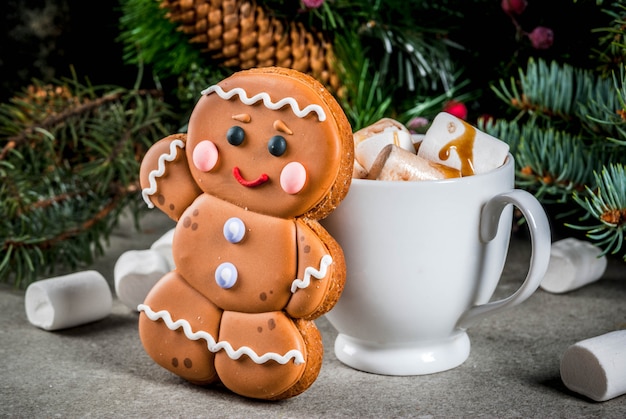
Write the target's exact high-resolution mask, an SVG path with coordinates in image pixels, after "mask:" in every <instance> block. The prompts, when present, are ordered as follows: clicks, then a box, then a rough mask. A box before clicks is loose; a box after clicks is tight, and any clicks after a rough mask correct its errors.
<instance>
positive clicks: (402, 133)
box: [354, 118, 415, 172]
mask: <svg viewBox="0 0 626 419" xmlns="http://www.w3.org/2000/svg"><path fill="white" fill-rule="evenodd" d="M389 144H395V145H396V146H398V147H401V148H403V149H405V150H408V151H411V152H412V153H415V146H414V145H413V138H412V137H411V133H410V132H409V130H408V129H406V127H404V126H403V125H402V124H400V123H399V122H397V121H394V120H393V119H389V118H384V119H381V120H380V121H378V122H376V123H375V124H373V125H370V126H368V127H366V128H363V129H361V130H359V131H357V132H355V133H354V157H355V162H356V163H358V164H359V165H360V166H361V167H362V168H363V169H364V170H365V171H366V172H369V170H370V168H371V166H372V164H373V163H374V161H375V160H376V158H377V157H378V154H379V153H380V152H381V150H382V149H383V148H384V147H385V146H386V145H389ZM356 163H355V164H356ZM358 171H359V170H357V169H356V168H355V172H358Z"/></svg>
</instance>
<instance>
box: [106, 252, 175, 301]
mask: <svg viewBox="0 0 626 419" xmlns="http://www.w3.org/2000/svg"><path fill="white" fill-rule="evenodd" d="M169 271H170V268H169V265H168V263H167V260H166V259H165V258H164V257H163V256H162V255H161V253H159V252H157V251H155V250H152V249H147V250H129V251H127V252H124V253H122V255H121V256H120V257H119V258H118V259H117V262H116V263H115V268H114V270H113V275H114V277H115V292H116V294H117V298H119V300H120V301H121V302H122V303H124V305H125V306H127V307H128V308H130V309H131V310H135V311H137V306H138V305H139V304H141V303H143V301H144V300H145V298H146V296H147V295H148V293H149V292H150V290H151V289H152V287H153V286H154V284H156V283H157V281H158V280H159V279H161V277H163V275H165V274H166V273H167V272H169Z"/></svg>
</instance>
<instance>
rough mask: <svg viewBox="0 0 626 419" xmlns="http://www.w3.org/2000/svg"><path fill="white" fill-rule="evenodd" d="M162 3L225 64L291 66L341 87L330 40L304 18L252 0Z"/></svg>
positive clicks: (163, 0) (184, 29)
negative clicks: (282, 15)
mask: <svg viewBox="0 0 626 419" xmlns="http://www.w3.org/2000/svg"><path fill="white" fill-rule="evenodd" d="M161 7H163V8H166V9H168V13H167V15H166V16H167V18H168V19H169V20H171V21H172V22H174V23H176V24H178V25H179V28H180V30H181V31H182V32H184V33H185V34H187V35H189V36H190V37H191V39H190V42H193V43H203V44H206V52H207V53H208V54H210V56H211V58H212V59H216V60H220V61H222V62H223V64H224V65H225V66H227V67H236V68H240V69H248V68H252V67H269V66H279V67H287V68H293V69H296V70H299V71H301V72H303V73H307V74H310V75H311V76H313V77H315V78H316V79H318V80H319V81H320V82H322V83H323V84H325V85H326V86H327V87H329V88H330V89H331V90H332V91H334V92H338V91H339V87H340V83H339V77H337V74H336V73H335V71H334V69H333V62H334V55H333V51H332V46H331V43H330V42H329V41H328V40H327V39H325V38H324V37H323V35H322V34H321V33H319V32H311V31H309V30H307V28H305V26H304V25H303V24H302V23H300V22H282V21H280V20H279V19H277V18H275V17H273V16H267V14H266V12H265V11H264V9H263V8H262V7H261V6H258V5H257V4H256V3H255V2H254V1H253V0H161Z"/></svg>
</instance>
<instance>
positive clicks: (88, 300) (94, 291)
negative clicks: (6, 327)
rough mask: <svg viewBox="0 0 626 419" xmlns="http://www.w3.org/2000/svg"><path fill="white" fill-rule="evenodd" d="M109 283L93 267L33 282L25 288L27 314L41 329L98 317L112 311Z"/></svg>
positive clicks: (93, 319)
mask: <svg viewBox="0 0 626 419" xmlns="http://www.w3.org/2000/svg"><path fill="white" fill-rule="evenodd" d="M112 304H113V297H112V295H111V290H110V288H109V284H108V283H107V281H106V279H104V277H103V276H102V275H101V274H100V273H98V272H96V271H83V272H76V273H73V274H69V275H64V276H58V277H56V278H49V279H44V280H41V281H37V282H33V283H32V284H30V285H29V286H28V288H27V289H26V295H25V306H26V317H27V318H28V321H29V322H30V323H31V324H32V325H33V326H37V327H39V328H41V329H44V330H59V329H66V328H69V327H74V326H80V325H83V324H86V323H91V322H94V321H97V320H101V319H103V318H105V317H107V316H108V315H109V314H111V308H112Z"/></svg>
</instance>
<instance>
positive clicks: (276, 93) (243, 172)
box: [186, 68, 352, 219]
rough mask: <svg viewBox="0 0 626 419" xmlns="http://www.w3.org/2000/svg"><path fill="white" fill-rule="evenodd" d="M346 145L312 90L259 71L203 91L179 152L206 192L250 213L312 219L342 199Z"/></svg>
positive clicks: (291, 76)
mask: <svg viewBox="0 0 626 419" xmlns="http://www.w3.org/2000/svg"><path fill="white" fill-rule="evenodd" d="M337 139H343V140H344V141H343V142H338V141H337ZM349 140H351V128H350V125H349V123H348V121H347V120H346V118H345V115H344V113H343V112H342V111H341V109H338V105H337V102H336V101H335V100H334V99H333V98H332V97H331V96H330V94H329V93H328V92H327V91H326V90H324V89H323V87H322V86H321V85H319V83H317V82H316V81H315V80H313V79H311V78H310V77H308V76H305V75H304V74H301V73H297V72H294V71H292V70H287V69H281V68H269V69H268V68H264V69H253V70H248V71H242V72H239V73H236V74H235V75H233V76H231V77H229V78H227V79H225V80H223V81H222V82H220V83H219V84H217V85H215V86H211V87H209V88H208V89H206V90H205V91H203V96H202V98H201V99H200V100H199V101H198V103H197V105H196V107H195V109H194V111H193V113H192V115H191V118H190V121H189V130H188V135H187V146H186V153H187V160H188V161H189V167H190V171H191V174H192V176H193V178H194V179H195V181H196V182H197V184H198V186H199V188H200V189H201V190H202V191H204V192H206V193H209V194H211V195H214V196H216V197H218V198H220V199H223V200H225V201H228V202H231V203H233V204H236V205H238V206H240V207H244V208H247V209H249V210H250V211H253V212H258V213H263V214H267V215H273V216H277V217H281V218H293V217H297V216H301V215H306V216H308V217H310V218H314V219H319V218H323V217H324V216H325V215H326V214H327V213H328V212H329V211H331V210H332V209H334V207H335V206H336V205H337V204H338V203H339V201H340V200H341V199H343V196H344V195H345V193H346V192H347V189H348V186H349V184H350V171H351V165H350V163H349V162H350V160H351V158H352V153H351V150H350V148H351V147H352V145H351V144H350V141H349Z"/></svg>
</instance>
